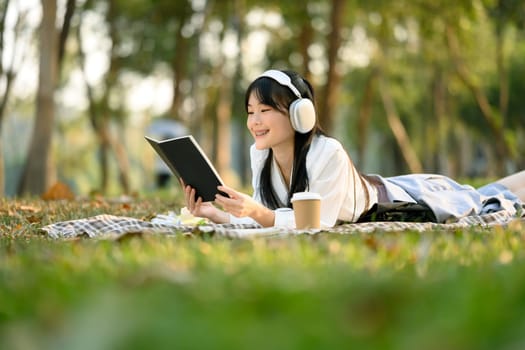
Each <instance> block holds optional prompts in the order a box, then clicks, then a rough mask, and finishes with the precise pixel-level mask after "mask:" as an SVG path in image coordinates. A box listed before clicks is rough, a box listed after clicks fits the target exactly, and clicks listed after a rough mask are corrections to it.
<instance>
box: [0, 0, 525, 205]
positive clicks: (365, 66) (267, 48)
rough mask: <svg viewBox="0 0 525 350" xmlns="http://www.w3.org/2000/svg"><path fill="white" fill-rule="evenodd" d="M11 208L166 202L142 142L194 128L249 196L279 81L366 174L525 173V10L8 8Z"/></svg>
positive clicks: (0, 114)
mask: <svg viewBox="0 0 525 350" xmlns="http://www.w3.org/2000/svg"><path fill="white" fill-rule="evenodd" d="M0 14H1V18H0V54H1V60H0V63H1V66H0V127H1V141H2V142H1V147H2V150H1V152H0V157H1V162H0V165H1V166H0V190H2V189H3V191H4V195H6V196H21V195H26V194H29V195H40V194H42V193H43V192H44V191H46V190H47V189H48V188H49V187H50V186H51V185H52V184H54V183H56V182H57V181H59V182H62V183H65V184H67V185H68V186H70V188H71V189H73V191H74V192H75V193H76V194H77V195H86V194H90V193H102V194H106V195H115V194H123V193H126V194H129V193H139V192H143V191H147V190H149V189H152V188H153V186H154V182H153V181H154V180H153V179H154V177H153V162H154V157H155V155H154V152H153V150H152V149H151V148H150V147H149V145H148V144H147V143H146V142H145V141H144V138H143V136H144V135H145V134H147V130H148V126H149V125H150V123H151V122H152V121H153V120H155V119H156V118H158V117H160V116H164V117H168V118H173V119H175V120H178V121H180V122H181V123H183V124H184V125H185V126H186V127H188V128H189V130H190V131H191V133H192V134H194V135H195V137H196V138H197V140H198V141H199V142H200V143H201V144H202V146H203V148H204V149H205V151H206V153H207V154H208V155H209V156H210V158H211V159H212V161H213V163H214V164H215V165H216V167H217V169H218V171H219V173H221V175H222V176H223V177H224V179H225V180H226V182H227V183H229V184H230V185H232V186H248V185H249V179H250V174H249V166H248V165H249V160H248V149H249V145H250V144H251V142H252V140H251V137H250V135H249V134H248V132H247V130H246V127H245V118H246V115H245V114H246V113H245V110H244V102H243V97H244V96H243V94H244V89H245V88H246V87H247V85H248V84H249V82H250V81H251V80H252V79H254V78H255V77H256V76H257V75H258V74H260V73H261V72H263V71H264V70H266V69H268V68H277V69H293V70H296V71H298V72H299V73H301V74H303V75H304V76H305V77H307V78H308V79H309V80H310V81H311V82H312V83H313V85H314V87H315V89H316V93H317V95H316V102H317V109H318V116H319V119H320V121H321V125H322V126H323V127H324V129H325V130H326V131H327V132H328V133H329V134H331V135H333V136H335V137H337V138H339V139H340V140H341V141H342V143H343V144H344V146H345V148H346V149H347V150H348V152H349V153H350V155H351V156H352V158H353V160H354V161H355V162H356V163H357V165H358V168H359V169H361V170H362V171H363V172H365V173H379V174H382V175H385V176H389V175H397V174H403V173H407V172H437V173H443V174H446V175H449V176H452V177H454V178H458V179H468V180H469V181H470V180H472V179H474V178H482V179H486V180H488V179H491V178H495V177H497V176H502V175H505V174H508V173H510V172H513V171H516V170H518V169H523V168H525V152H523V150H524V149H525V133H524V126H525V123H523V121H524V120H525V116H524V114H525V99H523V96H524V95H525V79H524V77H525V65H524V64H523V62H524V56H525V30H524V29H525V28H524V24H525V4H524V3H523V1H519V0H472V1H465V0H460V1H447V0H439V1H432V2H428V1H417V0H411V1H408V0H399V1H380V0H375V1H352V0H304V1H300V2H295V1H273V0H265V1H254V0H221V1H218V0H216V1H213V0H187V1H186V0H177V1H171V0H170V1H168V0H160V1H155V0H133V1H130V0H125V1H124V0H62V1H61V0H42V1H41V2H38V1H37V0H1V1H0Z"/></svg>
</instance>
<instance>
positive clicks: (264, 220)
mask: <svg viewBox="0 0 525 350" xmlns="http://www.w3.org/2000/svg"><path fill="white" fill-rule="evenodd" d="M217 188H218V189H219V191H221V192H224V193H226V194H227V195H228V197H226V196H223V195H220V194H217V195H215V203H216V204H218V205H220V206H221V207H222V208H223V209H224V210H225V211H226V212H228V213H230V214H232V215H235V216H237V217H245V216H249V217H251V218H252V219H254V220H255V221H257V222H258V223H259V224H261V225H263V226H273V223H274V220H275V213H274V212H273V210H270V209H268V208H266V207H265V206H264V205H262V204H260V203H259V202H257V201H256V200H254V199H253V198H252V197H250V196H248V195H246V194H244V193H241V192H238V191H235V190H234V189H232V188H230V187H227V186H219V187H217Z"/></svg>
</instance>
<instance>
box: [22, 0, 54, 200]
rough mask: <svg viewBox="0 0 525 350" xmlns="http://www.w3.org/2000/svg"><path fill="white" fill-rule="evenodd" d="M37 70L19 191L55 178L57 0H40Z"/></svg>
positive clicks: (35, 191)
mask: <svg viewBox="0 0 525 350" xmlns="http://www.w3.org/2000/svg"><path fill="white" fill-rule="evenodd" d="M42 7H43V16H42V23H41V25H40V39H39V40H40V72H39V82H38V95H37V107H36V118H35V124H34V128H33V134H32V137H31V143H30V146H29V154H28V157H27V160H26V164H25V166H24V170H23V172H22V177H21V179H20V183H19V186H18V194H19V195H25V194H30V195H39V194H42V193H43V192H44V191H45V190H46V189H47V188H48V187H49V186H50V185H51V183H52V182H53V181H54V178H53V176H54V172H53V168H52V161H51V138H52V132H53V125H54V113H55V104H54V92H55V86H56V80H57V63H58V60H57V40H58V38H57V32H56V27H55V20H56V7H57V5H56V0H42Z"/></svg>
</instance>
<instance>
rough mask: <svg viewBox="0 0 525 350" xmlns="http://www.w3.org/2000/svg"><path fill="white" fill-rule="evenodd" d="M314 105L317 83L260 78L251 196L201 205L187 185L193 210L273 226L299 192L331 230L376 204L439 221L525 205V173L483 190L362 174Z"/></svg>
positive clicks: (253, 108)
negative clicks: (407, 206) (315, 201)
mask: <svg viewBox="0 0 525 350" xmlns="http://www.w3.org/2000/svg"><path fill="white" fill-rule="evenodd" d="M313 102H314V92H313V89H312V86H311V84H310V83H309V82H308V81H306V80H305V79H304V78H302V77H301V76H299V75H298V74H297V73H295V72H292V71H279V70H269V71H266V72H264V73H263V74H262V75H260V76H259V77H258V78H256V79H255V80H254V81H253V82H252V83H251V84H250V86H249V87H248V89H247V90H246V96H245V105H246V110H247V113H248V119H247V127H248V129H249V130H250V133H251V134H252V136H253V138H254V140H255V143H254V144H253V145H252V146H251V148H250V157H251V170H252V175H253V177H252V185H253V197H251V196H248V195H246V194H244V193H240V192H238V191H235V190H234V189H232V188H230V187H227V186H220V187H219V190H220V191H222V192H224V193H226V194H228V197H226V196H222V195H217V196H216V199H215V202H214V203H212V202H205V203H203V202H202V200H201V199H200V198H195V190H194V189H193V188H191V187H190V186H185V187H184V189H185V199H186V205H187V208H188V209H189V211H190V212H191V213H192V214H193V215H195V216H199V217H205V218H208V219H210V220H212V221H214V222H216V223H253V222H254V221H255V222H257V223H259V224H261V225H262V226H273V225H274V224H275V223H276V222H289V221H288V220H289V219H290V217H291V216H293V212H291V211H281V210H277V209H279V208H286V207H288V208H291V203H290V199H291V197H292V195H293V193H295V192H301V191H311V192H317V193H319V194H321V196H322V201H321V225H322V226H323V227H332V226H334V225H335V224H336V223H337V222H338V221H350V222H355V221H357V220H359V218H360V217H361V216H362V215H363V214H365V213H367V212H368V211H369V210H370V209H371V208H372V207H373V206H374V204H376V203H378V202H387V203H392V202H396V201H403V202H410V203H420V204H424V205H426V206H428V207H430V209H431V210H432V212H433V213H434V215H435V218H436V221H438V222H444V221H446V220H448V219H451V218H459V217H462V216H465V215H474V214H483V213H487V212H490V211H496V210H501V209H506V210H510V211H513V212H515V211H516V209H517V208H519V207H520V206H522V205H523V203H522V201H523V202H525V171H522V172H519V173H517V174H514V175H511V176H509V177H507V178H504V179H502V180H500V181H497V182H495V183H492V184H490V185H487V186H484V187H483V188H480V189H477V190H476V189H474V188H472V187H470V186H464V185H460V184H458V183H456V182H455V181H453V180H451V179H449V178H447V177H445V176H441V175H427V174H415V175H404V176H397V177H389V178H383V177H381V176H378V175H372V176H369V175H368V176H365V175H362V174H360V173H359V172H358V171H357V169H356V168H355V166H354V164H353V163H352V160H351V159H350V157H349V156H348V154H347V153H346V151H345V150H344V148H343V147H342V145H341V144H340V143H339V142H338V141H337V140H335V139H333V138H330V137H327V136H326V135H325V134H324V133H323V132H322V130H321V128H320V127H319V123H318V119H317V118H316V115H315V107H314V103H313ZM183 185H184V184H183ZM214 204H216V205H217V206H219V207H222V209H219V208H218V207H217V206H215V205H214Z"/></svg>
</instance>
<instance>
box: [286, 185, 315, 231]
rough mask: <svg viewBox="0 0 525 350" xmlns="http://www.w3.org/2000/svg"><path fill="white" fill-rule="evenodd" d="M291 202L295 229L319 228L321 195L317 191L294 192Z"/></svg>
mask: <svg viewBox="0 0 525 350" xmlns="http://www.w3.org/2000/svg"><path fill="white" fill-rule="evenodd" d="M291 202H292V206H293V210H294V216H295V227H296V228H297V229H299V230H303V229H316V228H321V195H320V194H319V193H314V192H296V193H294V194H293V196H292V200H291Z"/></svg>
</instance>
